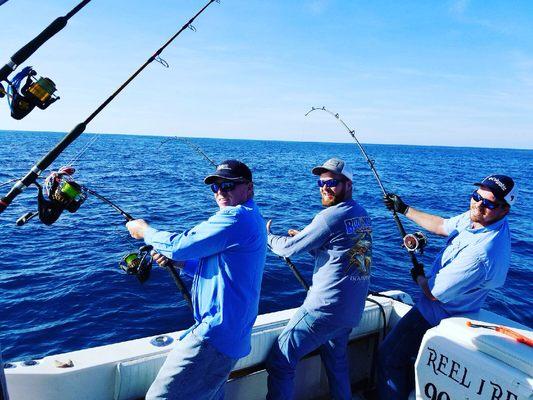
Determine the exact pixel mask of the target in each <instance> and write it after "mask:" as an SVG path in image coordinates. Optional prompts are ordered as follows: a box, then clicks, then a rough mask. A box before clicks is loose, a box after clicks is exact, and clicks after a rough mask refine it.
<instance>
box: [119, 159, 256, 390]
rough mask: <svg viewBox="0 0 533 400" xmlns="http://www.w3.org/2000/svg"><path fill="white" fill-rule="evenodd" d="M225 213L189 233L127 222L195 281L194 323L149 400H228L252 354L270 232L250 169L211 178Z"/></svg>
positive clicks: (225, 169) (231, 165)
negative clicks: (239, 366) (230, 385)
mask: <svg viewBox="0 0 533 400" xmlns="http://www.w3.org/2000/svg"><path fill="white" fill-rule="evenodd" d="M204 183H205V184H207V185H210V187H211V190H212V192H213V194H214V198H215V201H216V202H217V204H218V206H219V211H218V212H217V213H215V214H214V215H212V216H211V217H210V218H209V219H208V220H206V221H204V222H202V223H200V224H198V225H196V226H195V227H193V228H192V229H189V230H187V231H185V232H183V233H179V234H178V233H172V232H165V231H160V230H157V229H154V228H151V227H150V226H148V224H147V223H146V222H145V221H143V220H134V221H130V222H128V223H127V224H126V227H127V228H128V230H129V232H130V234H131V235H132V236H133V237H134V238H135V239H144V241H145V242H146V244H149V245H152V246H153V247H154V250H155V251H156V252H157V253H156V254H155V255H154V259H155V260H156V261H157V262H158V263H160V264H164V263H165V262H166V261H167V259H172V260H174V261H175V263H174V264H175V265H176V266H178V267H180V268H181V269H182V271H183V272H184V273H186V274H188V275H191V276H192V277H193V284H192V289H191V296H192V300H193V301H192V303H193V309H194V310H193V314H194V320H195V324H194V325H193V326H192V327H191V328H189V330H188V331H187V332H186V333H185V334H184V335H183V336H182V338H181V339H180V340H179V341H178V342H177V343H176V345H175V346H174V348H173V350H172V351H171V352H170V353H169V355H168V356H167V359H166V361H165V363H164V364H163V367H162V368H161V370H160V371H159V373H158V375H157V378H156V379H155V381H154V383H153V384H152V386H151V387H150V389H149V391H148V393H147V395H146V399H147V400H154V399H195V400H201V399H217V400H219V399H222V398H223V397H224V385H225V383H226V380H227V378H228V376H229V374H230V372H231V370H232V368H233V366H234V365H235V363H236V362H237V360H238V359H239V358H241V357H244V356H246V355H247V354H248V353H249V352H250V350H251V334H252V327H253V324H254V322H255V318H256V317H257V310H258V304H259V293H260V290H261V278H262V275H263V268H264V264H265V256H266V229H265V223H264V220H263V217H262V216H261V214H260V213H259V209H258V208H257V206H256V205H255V203H254V201H253V195H254V185H253V182H252V173H251V171H250V169H249V168H248V167H247V166H246V165H245V164H244V163H242V162H240V161H237V160H226V161H224V162H222V163H221V164H219V165H218V166H217V169H216V171H215V172H214V173H213V174H211V175H209V176H208V177H206V178H205V180H204Z"/></svg>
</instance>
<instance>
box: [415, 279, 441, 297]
mask: <svg viewBox="0 0 533 400" xmlns="http://www.w3.org/2000/svg"><path fill="white" fill-rule="evenodd" d="M416 283H417V285H418V286H419V287H420V289H422V292H423V293H424V296H426V297H427V298H428V299H429V300H431V301H435V300H437V299H436V298H435V296H433V294H432V293H431V289H430V288H429V284H428V280H427V278H426V277H425V276H422V275H419V276H417V278H416Z"/></svg>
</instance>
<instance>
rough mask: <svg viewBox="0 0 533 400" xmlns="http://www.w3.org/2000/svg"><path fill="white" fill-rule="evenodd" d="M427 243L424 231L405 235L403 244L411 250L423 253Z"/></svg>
mask: <svg viewBox="0 0 533 400" xmlns="http://www.w3.org/2000/svg"><path fill="white" fill-rule="evenodd" d="M427 244H428V239H427V237H426V235H424V234H423V233H422V232H415V233H409V234H407V235H405V236H404V237H403V245H404V246H405V248H406V249H407V251H409V252H415V251H416V252H417V253H420V254H422V253H424V248H425V247H426V245H427Z"/></svg>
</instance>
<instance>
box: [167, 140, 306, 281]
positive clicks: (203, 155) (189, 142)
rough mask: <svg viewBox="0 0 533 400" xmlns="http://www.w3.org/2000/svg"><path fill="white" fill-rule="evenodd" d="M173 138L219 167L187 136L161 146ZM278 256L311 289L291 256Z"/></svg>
mask: <svg viewBox="0 0 533 400" xmlns="http://www.w3.org/2000/svg"><path fill="white" fill-rule="evenodd" d="M172 139H176V140H179V141H181V142H183V143H185V144H186V145H187V146H189V147H190V148H192V149H193V150H194V151H195V152H196V153H198V154H199V155H201V156H202V157H203V158H205V159H206V160H207V161H209V162H210V163H211V165H212V166H213V167H215V168H216V167H217V164H216V163H215V162H214V161H213V160H212V159H211V158H209V156H208V155H207V154H205V152H204V151H203V150H202V149H201V148H200V146H198V145H196V144H194V143H193V142H191V141H190V140H188V139H186V138H183V137H178V136H173V137H171V138H169V139H167V140H165V141H163V142H162V143H161V145H160V146H159V147H161V146H162V145H163V144H164V143H166V142H168V141H169V140H172ZM278 257H279V258H281V259H282V260H283V261H285V263H286V264H287V266H288V267H289V268H290V269H291V271H292V273H293V274H294V276H295V277H296V279H297V280H298V282H300V284H301V285H302V286H303V288H304V289H305V290H306V291H307V290H309V284H308V283H307V282H306V281H305V278H304V277H303V275H302V274H301V272H300V271H299V270H298V268H297V267H296V265H294V264H293V262H292V261H291V259H290V258H289V257H283V256H278Z"/></svg>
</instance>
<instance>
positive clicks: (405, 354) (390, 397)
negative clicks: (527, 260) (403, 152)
mask: <svg viewBox="0 0 533 400" xmlns="http://www.w3.org/2000/svg"><path fill="white" fill-rule="evenodd" d="M475 186H478V188H477V189H476V190H474V192H473V193H472V195H471V198H470V210H469V211H466V212H465V213H463V214H461V215H458V216H456V217H453V218H450V219H444V218H441V217H439V216H436V215H431V214H427V213H425V212H422V211H419V210H416V209H415V208H413V207H410V206H408V205H407V204H405V203H404V202H403V201H402V199H401V198H400V197H399V196H397V195H395V194H389V195H387V196H385V197H384V202H385V205H386V206H387V208H389V209H391V210H392V209H394V210H395V211H396V212H398V213H401V214H404V215H405V216H406V217H407V218H408V219H410V220H411V221H414V222H415V223H417V224H418V225H420V226H421V227H423V228H425V229H427V230H429V231H430V232H433V233H435V234H437V235H442V236H448V242H447V244H446V247H445V248H444V249H443V250H442V251H441V252H440V253H439V254H438V255H437V258H436V259H435V261H434V262H433V266H432V268H431V271H430V272H429V273H428V274H427V276H426V275H425V273H424V269H423V268H418V269H417V268H413V269H412V270H411V276H412V277H413V279H414V280H415V282H416V283H417V284H418V286H420V289H421V292H422V293H421V295H420V296H419V297H420V298H419V299H418V301H417V302H416V304H415V305H414V306H413V308H412V309H411V310H410V311H409V312H408V313H407V314H406V315H405V316H404V317H403V318H402V319H401V320H400V321H399V322H398V324H397V325H396V326H395V327H394V329H393V330H392V331H391V333H390V334H389V335H388V336H387V338H386V340H385V341H384V342H383V344H382V345H381V347H380V350H379V369H378V391H379V394H380V399H382V400H395V399H407V398H408V396H409V393H410V391H411V390H412V389H413V387H414V380H413V377H414V370H413V367H414V358H416V355H417V353H418V349H419V347H420V343H421V342H422V338H423V337H424V334H425V333H426V331H427V330H428V329H429V328H432V327H434V326H436V325H438V324H439V323H440V321H441V320H442V319H444V318H448V317H452V316H456V315H463V314H466V313H474V312H477V311H479V310H480V309H481V307H482V306H483V303H484V301H485V299H486V297H487V295H488V294H489V293H490V292H491V291H492V290H494V289H496V288H498V287H500V286H502V285H503V284H504V282H505V278H506V276H507V270H508V269H509V264H510V257H511V237H510V233H509V225H508V222H507V214H508V213H509V210H510V208H511V206H512V205H513V204H514V202H515V201H516V194H517V190H516V186H515V183H514V182H513V180H512V179H511V178H509V177H508V176H505V175H489V176H487V177H486V178H485V179H483V180H482V181H481V182H479V183H476V184H475Z"/></svg>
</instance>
